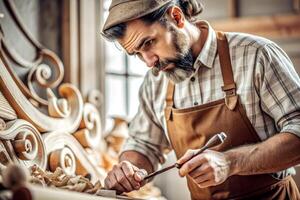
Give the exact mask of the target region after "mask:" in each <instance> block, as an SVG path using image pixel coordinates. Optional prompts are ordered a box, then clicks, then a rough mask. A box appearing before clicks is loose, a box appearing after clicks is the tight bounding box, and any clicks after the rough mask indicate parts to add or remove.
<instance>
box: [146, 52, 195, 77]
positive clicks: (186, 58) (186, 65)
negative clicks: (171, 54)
mask: <svg viewBox="0 0 300 200" xmlns="http://www.w3.org/2000/svg"><path fill="white" fill-rule="evenodd" d="M193 63H194V59H193V55H192V51H191V50H189V51H188V53H186V54H178V55H177V56H176V58H173V59H172V58H171V59H165V60H159V61H158V62H156V63H155V65H154V66H153V68H152V73H153V75H155V76H157V75H158V74H159V71H161V70H162V69H163V68H165V67H166V66H167V65H169V64H174V65H175V67H176V68H179V69H182V70H185V71H188V72H190V71H194V67H193Z"/></svg>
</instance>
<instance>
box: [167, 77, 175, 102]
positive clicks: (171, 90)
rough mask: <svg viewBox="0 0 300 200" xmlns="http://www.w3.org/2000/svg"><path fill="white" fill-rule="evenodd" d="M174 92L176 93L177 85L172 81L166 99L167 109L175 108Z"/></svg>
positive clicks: (169, 83)
mask: <svg viewBox="0 0 300 200" xmlns="http://www.w3.org/2000/svg"><path fill="white" fill-rule="evenodd" d="M174 91H175V85H174V83H173V82H172V81H169V82H168V88H167V97H166V104H167V107H171V108H172V107H173V106H174V101H173V97H174Z"/></svg>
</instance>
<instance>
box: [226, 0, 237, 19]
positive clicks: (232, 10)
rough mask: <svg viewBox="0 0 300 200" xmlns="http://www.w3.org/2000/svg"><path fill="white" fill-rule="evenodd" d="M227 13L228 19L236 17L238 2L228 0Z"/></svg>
mask: <svg viewBox="0 0 300 200" xmlns="http://www.w3.org/2000/svg"><path fill="white" fill-rule="evenodd" d="M228 13H229V17H230V18H236V17H238V0H229V2H228Z"/></svg>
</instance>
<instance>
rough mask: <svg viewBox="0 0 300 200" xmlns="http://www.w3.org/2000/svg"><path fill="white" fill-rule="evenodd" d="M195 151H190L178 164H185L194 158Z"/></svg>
mask: <svg viewBox="0 0 300 200" xmlns="http://www.w3.org/2000/svg"><path fill="white" fill-rule="evenodd" d="M194 152H195V150H192V149H189V150H187V151H186V152H185V154H184V155H183V156H182V157H181V158H179V159H178V160H177V163H178V164H183V163H185V162H186V161H188V160H189V159H191V158H192V157H193V156H194Z"/></svg>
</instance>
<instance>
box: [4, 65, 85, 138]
mask: <svg viewBox="0 0 300 200" xmlns="http://www.w3.org/2000/svg"><path fill="white" fill-rule="evenodd" d="M0 72H1V73H0V89H1V91H2V92H3V94H4V95H5V97H6V98H7V100H8V101H9V102H10V103H11V106H12V108H13V109H14V110H15V111H16V112H17V114H18V116H20V117H21V118H23V119H25V120H26V121H29V122H30V123H32V124H33V125H34V126H35V127H37V129H38V130H39V131H40V132H51V131H55V130H61V131H63V132H73V131H75V130H76V129H77V128H78V126H79V124H80V120H81V113H82V109H83V100H82V97H81V94H80V92H79V91H78V89H77V88H76V87H74V86H73V85H71V84H63V85H61V86H60V87H59V91H58V92H59V94H60V95H61V96H62V97H63V98H65V99H66V101H67V104H68V107H69V108H70V114H69V115H68V116H66V117H65V118H57V117H56V116H55V117H51V116H48V115H46V114H44V113H43V112H41V111H40V110H38V109H37V108H36V107H34V106H33V105H32V103H31V102H30V101H29V100H28V99H27V98H26V96H24V95H23V93H22V92H21V91H20V89H19V88H18V86H17V85H16V83H15V82H14V80H13V79H12V77H11V76H10V74H9V73H8V71H7V70H6V68H5V67H4V64H3V62H2V61H1V60H0ZM54 101H55V100H54ZM53 104H56V103H53Z"/></svg>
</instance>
